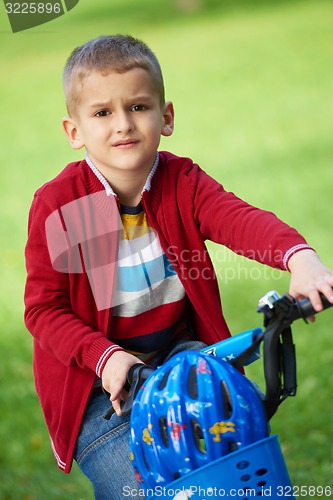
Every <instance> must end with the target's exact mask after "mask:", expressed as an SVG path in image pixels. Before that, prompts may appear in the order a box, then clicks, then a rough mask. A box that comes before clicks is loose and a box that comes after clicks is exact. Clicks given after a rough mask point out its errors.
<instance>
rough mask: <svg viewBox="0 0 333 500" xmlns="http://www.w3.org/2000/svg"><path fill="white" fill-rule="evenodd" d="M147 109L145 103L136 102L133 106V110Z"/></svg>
mask: <svg viewBox="0 0 333 500" xmlns="http://www.w3.org/2000/svg"><path fill="white" fill-rule="evenodd" d="M146 109H147V107H146V106H144V105H143V104H135V105H134V106H132V107H131V111H145V110H146Z"/></svg>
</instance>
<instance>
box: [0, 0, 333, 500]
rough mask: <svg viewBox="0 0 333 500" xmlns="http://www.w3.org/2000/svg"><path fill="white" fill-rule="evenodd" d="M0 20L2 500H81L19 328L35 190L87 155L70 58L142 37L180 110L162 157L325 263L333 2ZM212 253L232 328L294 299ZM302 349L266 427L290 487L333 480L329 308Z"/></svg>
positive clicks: (249, 268) (276, 277) (83, 490)
mask: <svg viewBox="0 0 333 500" xmlns="http://www.w3.org/2000/svg"><path fill="white" fill-rule="evenodd" d="M92 5H93V6H92ZM157 6H158V7H157ZM3 14H4V8H3V5H2V4H1V5H0V18H1V19H0V39H1V56H0V57H1V62H2V70H1V80H0V95H1V103H2V104H1V113H0V126H1V137H2V141H1V144H2V146H1V149H0V160H1V166H2V168H1V173H0V187H1V201H2V210H1V213H0V230H1V241H2V244H1V248H0V256H1V262H2V266H1V268H0V269H1V271H0V273H1V283H2V287H1V290H0V303H1V318H0V356H1V363H0V374H1V381H2V388H1V408H2V419H1V426H0V439H1V441H0V442H1V448H0V497H1V498H4V499H6V500H7V499H8V500H12V499H13V500H17V499H24V500H43V499H44V498H48V499H50V500H51V499H54V500H55V499H58V498H60V497H63V498H66V500H67V499H69V500H71V499H73V500H79V499H86V500H88V499H90V498H92V493H91V488H90V485H89V484H88V482H87V481H86V479H85V478H84V477H82V476H81V474H80V473H79V472H78V470H77V468H76V467H74V470H73V473H72V474H71V475H70V476H65V475H64V474H63V473H61V472H60V471H58V470H57V469H56V466H55V462H54V459H53V456H52V453H51V451H50V446H49V438H48V435H47V432H46V430H45V426H44V422H43V419H42V415H41V411H40V408H39V404H38V401H37V397H36V395H35V391H34V386H33V379H32V373H31V338H30V335H29V334H28V333H27V332H26V331H25V328H24V325H23V320H22V314H23V304H22V296H23V287H24V279H25V270H24V260H23V249H24V244H25V239H26V220H27V213H28V209H29V205H30V203H31V199H32V196H33V192H34V190H35V189H36V188H37V187H39V186H40V185H41V184H42V183H43V182H45V181H46V180H48V179H50V178H51V177H52V176H54V175H55V174H56V173H57V172H58V171H59V170H60V169H61V168H63V166H64V165H65V164H66V163H68V162H69V161H71V160H73V159H76V158H79V157H81V153H80V154H78V153H77V152H73V151H72V150H71V149H70V147H69V145H68V144H67V142H66V139H65V136H64V134H63V132H62V130H61V117H62V116H63V115H64V114H65V109H64V104H63V97H62V89H61V71H62V68H63V65H64V62H65V59H66V57H67V56H68V55H69V53H70V51H71V50H72V49H73V48H74V47H75V46H77V45H79V44H80V43H82V42H84V41H85V40H87V39H89V38H92V37H94V36H97V35H99V34H103V33H110V32H130V33H132V34H134V35H135V36H139V37H141V38H142V39H144V40H145V41H147V43H148V44H149V45H150V46H151V47H152V48H153V49H154V50H155V52H156V53H157V55H158V57H159V59H160V61H161V64H162V67H163V69H164V75H165V81H166V88H167V97H168V98H170V99H172V100H173V101H174V104H175V110H176V130H175V134H174V136H172V137H171V138H169V139H167V140H166V139H164V140H163V141H162V148H165V149H169V150H172V151H173V152H175V153H177V154H180V155H188V156H191V157H192V158H193V159H194V160H195V161H197V162H198V163H199V164H200V165H201V166H202V167H203V168H205V169H206V170H207V171H208V172H209V173H210V174H211V175H213V176H214V177H216V178H218V179H219V180H220V181H221V182H222V183H223V184H224V185H225V186H226V188H227V189H230V190H234V191H236V193H237V194H238V195H240V196H242V197H244V198H246V199H247V200H248V201H249V202H251V203H253V204H255V205H258V206H261V207H263V208H265V209H268V210H272V211H274V212H276V213H277V214H278V215H279V216H280V217H281V218H283V219H284V220H286V221H287V222H289V223H290V224H292V225H294V226H296V227H297V228H298V229H299V230H300V231H301V232H302V233H303V234H304V235H305V236H306V237H307V239H308V240H309V242H310V243H311V244H312V245H314V246H315V248H317V249H318V252H319V253H320V255H321V256H322V258H323V260H324V261H325V262H327V264H328V265H330V266H333V259H332V254H331V251H330V250H331V244H332V235H331V230H330V229H331V207H332V183H331V172H330V171H329V168H330V164H331V159H332V154H333V143H332V129H333V127H332V125H333V119H332V116H333V114H332V111H333V100H332V88H333V73H332V70H331V66H332V55H333V32H332V22H331V21H332V7H331V2H329V1H328V0H327V1H325V0H313V1H302V2H301V1H299V2H292V1H289V2H287V1H276V2H262V1H256V2H249V1H245V0H243V1H236V0H235V1H234V2H231V1H226V2H224V3H222V2H217V1H213V0H210V1H208V2H207V4H206V7H205V8H204V9H203V10H202V11H199V12H195V13H192V14H186V13H184V12H179V11H178V10H177V9H176V7H175V3H174V2H169V1H167V0H161V1H160V2H154V1H153V0H145V1H141V2H138V1H136V0H129V1H127V2H123V1H120V0H114V1H112V2H110V3H108V2H105V1H104V0H96V1H94V2H93V3H92V2H90V1H88V0H81V1H80V4H79V6H78V7H76V8H75V9H73V11H71V13H69V14H67V15H66V16H64V17H63V18H59V19H58V20H55V21H53V22H52V23H50V24H49V25H44V26H40V27H38V28H35V29H33V30H29V31H27V32H22V33H17V34H15V35H13V34H12V33H11V32H10V30H9V24H8V22H7V21H6V19H5V17H4V15H3ZM209 248H210V250H211V253H212V255H213V258H214V260H215V262H216V268H217V272H218V275H219V282H220V288H221V295H222V298H223V304H224V310H225V314H226V317H227V319H228V321H229V324H230V326H231V329H232V331H233V332H234V333H238V332H240V331H242V330H245V329H248V328H250V327H252V326H258V325H259V326H260V325H261V318H260V317H259V316H258V315H257V314H256V312H255V309H256V301H257V299H258V297H260V296H261V295H262V294H264V293H265V292H266V291H267V290H269V289H271V288H273V289H277V290H278V291H279V292H280V293H284V292H285V291H287V289H288V276H287V275H286V274H284V273H280V272H276V271H271V270H269V269H267V268H264V267H263V266H259V265H257V264H254V263H251V262H247V261H245V260H243V259H241V258H236V257H235V256H233V255H232V254H230V252H227V251H225V252H221V251H220V249H218V248H217V247H216V245H213V244H211V245H209ZM231 276H233V279H231ZM295 340H296V343H297V352H298V378H299V390H298V395H297V397H296V398H295V399H293V400H290V401H288V402H286V403H285V404H284V406H283V407H282V408H281V409H280V410H279V412H278V414H277V415H276V417H275V418H274V419H273V422H272V428H273V431H274V432H278V433H279V434H280V439H281V443H282V446H283V450H284V453H285V457H286V460H287V463H288V467H289V470H290V474H291V477H292V480H293V482H294V483H295V484H297V485H318V486H319V485H321V486H332V487H333V480H332V478H333V465H332V464H333V451H332V447H331V442H332V439H333V416H332V413H331V393H332V389H333V378H332V372H331V366H332V358H333V354H332V353H333V340H332V334H331V313H330V312H326V313H325V314H323V315H322V316H320V317H318V321H317V322H316V324H314V325H308V326H306V325H303V324H300V325H296V326H295ZM261 369H262V368H261V365H260V363H259V364H257V365H254V366H252V367H251V368H250V369H249V370H248V373H249V374H251V376H253V377H254V378H256V379H258V380H259V381H260V380H261V381H262V376H261Z"/></svg>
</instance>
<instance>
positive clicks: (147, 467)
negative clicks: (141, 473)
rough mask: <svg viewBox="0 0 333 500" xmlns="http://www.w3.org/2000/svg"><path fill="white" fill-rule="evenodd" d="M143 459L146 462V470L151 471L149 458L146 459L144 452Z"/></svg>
mask: <svg viewBox="0 0 333 500" xmlns="http://www.w3.org/2000/svg"><path fill="white" fill-rule="evenodd" d="M142 457H143V461H144V464H145V466H146V469H147V470H150V465H149V462H148V460H147V457H146V455H145V454H144V452H143V451H142Z"/></svg>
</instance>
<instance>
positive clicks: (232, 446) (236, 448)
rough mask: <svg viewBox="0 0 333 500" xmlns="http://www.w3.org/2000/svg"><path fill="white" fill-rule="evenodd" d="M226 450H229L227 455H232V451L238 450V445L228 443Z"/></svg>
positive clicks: (231, 442)
mask: <svg viewBox="0 0 333 500" xmlns="http://www.w3.org/2000/svg"><path fill="white" fill-rule="evenodd" d="M228 448H229V453H232V452H233V451H237V450H238V443H236V441H229V445H228Z"/></svg>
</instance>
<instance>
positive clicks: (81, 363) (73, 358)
mask: <svg viewBox="0 0 333 500" xmlns="http://www.w3.org/2000/svg"><path fill="white" fill-rule="evenodd" d="M44 198H45V197H44ZM51 212H52V210H51V209H50V208H49V206H48V204H47V202H46V201H45V200H44V199H42V198H41V196H39V195H38V194H37V195H35V198H34V201H33V203H32V206H31V209H30V213H29V221H28V240H27V245H26V249H25V257H26V268H27V280H26V287H25V323H26V326H27V328H28V330H29V331H30V332H31V334H32V335H33V337H34V338H35V340H36V341H37V342H38V344H39V346H40V347H41V349H42V350H44V351H46V352H47V353H48V354H50V355H52V356H53V357H54V358H56V359H58V360H59V361H60V362H61V363H62V364H63V365H65V366H78V367H80V368H89V369H91V370H93V371H95V372H96V374H97V375H98V376H101V373H102V370H103V368H104V366H105V363H106V361H107V360H108V359H109V357H110V356H111V355H112V354H113V353H114V352H115V351H117V350H120V349H121V347H119V346H118V345H117V344H113V343H112V342H111V341H110V340H108V339H107V338H106V335H105V332H102V331H98V330H94V329H93V328H92V327H91V326H92V325H91V324H90V323H89V324H88V322H87V321H85V319H86V318H85V317H84V311H85V309H87V308H89V307H90V308H91V305H90V306H89V304H88V301H87V298H86V294H85V293H84V291H83V293H82V297H81V298H80V300H81V301H83V302H82V304H83V307H81V309H82V314H81V313H80V312H79V310H78V308H77V307H76V308H75V305H73V294H76V296H77V294H78V290H77V289H76V290H75V286H76V285H77V283H78V281H77V280H81V282H82V274H81V275H80V274H75V275H74V274H73V275H72V276H70V274H69V273H68V272H64V271H66V270H65V267H66V263H64V262H62V263H61V265H62V266H64V269H63V270H62V271H61V270H59V266H60V264H59V263H58V264H57V266H58V267H57V269H55V268H54V266H52V263H51V259H50V252H49V249H48V244H47V237H46V230H45V224H46V220H47V219H48V217H49V216H50V214H51ZM84 301H86V302H87V304H86V308H85V303H84ZM74 302H75V301H74ZM76 302H79V301H78V300H76ZM74 309H76V310H74Z"/></svg>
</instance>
